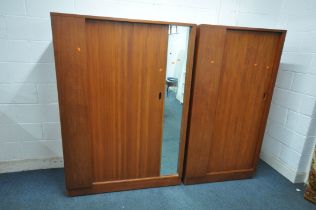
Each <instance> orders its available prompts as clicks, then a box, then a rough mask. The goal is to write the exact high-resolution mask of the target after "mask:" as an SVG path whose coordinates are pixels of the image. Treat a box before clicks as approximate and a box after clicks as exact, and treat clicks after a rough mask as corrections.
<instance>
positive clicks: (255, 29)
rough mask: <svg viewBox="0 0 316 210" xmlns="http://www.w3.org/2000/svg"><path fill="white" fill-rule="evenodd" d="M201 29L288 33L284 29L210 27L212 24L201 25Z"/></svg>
mask: <svg viewBox="0 0 316 210" xmlns="http://www.w3.org/2000/svg"><path fill="white" fill-rule="evenodd" d="M199 27H218V28H226V29H228V30H229V29H230V30H243V31H262V32H275V33H286V30H283V29H269V28H250V27H239V26H224V25H210V24H201V25H199Z"/></svg>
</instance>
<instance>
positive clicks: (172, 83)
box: [166, 77, 178, 97]
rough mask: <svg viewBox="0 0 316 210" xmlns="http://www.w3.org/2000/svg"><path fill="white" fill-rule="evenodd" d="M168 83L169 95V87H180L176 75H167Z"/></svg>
mask: <svg viewBox="0 0 316 210" xmlns="http://www.w3.org/2000/svg"><path fill="white" fill-rule="evenodd" d="M166 85H167V97H168V95H169V87H178V79H177V78H174V77H167V79H166Z"/></svg>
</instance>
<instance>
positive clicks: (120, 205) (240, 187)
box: [0, 162, 316, 210]
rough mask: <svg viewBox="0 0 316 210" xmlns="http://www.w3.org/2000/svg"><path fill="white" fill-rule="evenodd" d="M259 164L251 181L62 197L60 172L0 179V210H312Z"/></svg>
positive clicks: (287, 184)
mask: <svg viewBox="0 0 316 210" xmlns="http://www.w3.org/2000/svg"><path fill="white" fill-rule="evenodd" d="M297 188H299V189H301V190H303V186H302V185H294V184H292V183H290V182H289V181H288V180H287V179H285V178H284V177H282V176H281V175H280V174H279V173H277V172H276V171H275V170H273V169H272V168H271V167H270V166H268V165H267V164H266V163H264V162H260V164H259V167H258V172H257V175H256V176H255V177H254V178H252V179H245V180H237V181H226V182H217V183H207V184H198V185H188V186H184V185H179V186H170V187H161V188H152V189H143V190H131V191H124V192H114V193H104V194H96V195H87V196H77V197H67V196H65V195H64V189H65V186H64V171H63V169H47V170H35V171H26V172H19V173H7V174H0V209H1V210H2V209H3V210H10V209H21V210H22V209H23V210H25V209H32V210H33V209H34V210H36V209H54V210H63V209H76V210H81V209H230V210H233V209H240V210H247V209H262V210H267V209H284V210H288V209H293V210H304V209H314V210H315V209H316V206H315V205H314V204H312V203H310V202H308V201H306V200H304V198H303V191H299V192H298V191H296V189H297Z"/></svg>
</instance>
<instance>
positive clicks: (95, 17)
mask: <svg viewBox="0 0 316 210" xmlns="http://www.w3.org/2000/svg"><path fill="white" fill-rule="evenodd" d="M50 16H51V17H52V16H65V17H80V18H85V19H90V20H109V21H120V22H129V23H149V24H159V25H178V26H192V27H194V26H196V24H192V23H181V22H166V21H155V20H140V19H126V18H113V17H102V16H92V15H79V14H68V13H57V12H51V13H50Z"/></svg>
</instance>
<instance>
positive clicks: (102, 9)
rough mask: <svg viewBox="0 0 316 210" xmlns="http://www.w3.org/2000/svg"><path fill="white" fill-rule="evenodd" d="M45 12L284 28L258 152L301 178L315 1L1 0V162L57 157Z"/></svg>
mask: <svg viewBox="0 0 316 210" xmlns="http://www.w3.org/2000/svg"><path fill="white" fill-rule="evenodd" d="M50 11H55V12H68V13H79V14H89V15H101V16H112V17H122V18H135V19H149V20H150V19H151V20H166V21H179V22H192V23H209V24H226V25H236V26H249V27H267V28H282V29H287V30H288V33H287V38H286V42H285V46H284V52H283V54H282V60H281V65H280V69H279V74H278V77H277V82H276V88H275V90H274V96H273V102H272V106H271V109H270V114H269V120H268V125H267V129H266V132H265V137H264V142H263V146H262V152H261V157H262V158H263V159H264V160H265V161H267V162H268V163H269V164H270V165H272V166H273V167H274V168H276V169H277V170H278V171H279V172H280V173H282V174H283V175H285V176H286V177H287V178H288V179H290V180H291V181H293V182H294V181H302V180H297V179H296V177H297V176H298V174H300V175H301V174H302V173H303V174H304V173H306V172H307V171H308V167H309V162H310V158H311V153H312V149H313V147H314V145H315V141H316V119H315V118H316V108H315V106H316V105H315V104H316V1H314V0H305V1H300V0H266V1H262V0H161V1H158V0H92V1H86V0H1V1H0V162H1V161H13V160H25V159H45V158H56V157H61V156H62V153H61V141H60V139H61V135H60V124H59V116H58V105H57V103H58V100H57V89H56V77H55V67H54V62H53V61H54V59H53V48H52V41H51V39H52V36H51V28H50V19H49V12H50ZM28 163H29V162H28ZM37 163H39V162H37ZM55 165H56V164H55ZM19 166H21V164H19ZM32 166H33V167H35V168H36V164H33V165H32ZM41 166H43V164H39V167H41ZM0 167H1V165H0ZM10 170H12V169H10ZM17 170H19V169H17ZM0 171H5V169H4V170H1V169H0ZM301 177H302V176H301Z"/></svg>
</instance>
